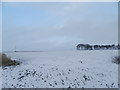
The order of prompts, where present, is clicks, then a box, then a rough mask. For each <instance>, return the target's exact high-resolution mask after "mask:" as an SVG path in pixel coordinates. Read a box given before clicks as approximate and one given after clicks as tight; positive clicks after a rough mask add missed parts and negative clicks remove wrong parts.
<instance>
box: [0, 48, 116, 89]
mask: <svg viewBox="0 0 120 90" xmlns="http://www.w3.org/2000/svg"><path fill="white" fill-rule="evenodd" d="M7 55H8V56H10V57H11V58H13V59H17V60H18V61H20V62H21V65H19V66H10V67H4V68H2V80H3V81H2V87H3V88H15V87H16V88H68V87H71V88H82V87H84V88H108V87H109V88H117V87H118V65H117V64H115V63H112V58H113V57H114V56H117V55H118V51H117V50H93V51H56V52H16V53H7ZM0 68H1V67H0ZM0 78H1V77H0Z"/></svg>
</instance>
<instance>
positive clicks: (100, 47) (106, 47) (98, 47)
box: [76, 44, 120, 50]
mask: <svg viewBox="0 0 120 90" xmlns="http://www.w3.org/2000/svg"><path fill="white" fill-rule="evenodd" d="M76 49H77V50H120V45H119V44H118V45H115V44H112V45H90V44H78V45H77V46H76Z"/></svg>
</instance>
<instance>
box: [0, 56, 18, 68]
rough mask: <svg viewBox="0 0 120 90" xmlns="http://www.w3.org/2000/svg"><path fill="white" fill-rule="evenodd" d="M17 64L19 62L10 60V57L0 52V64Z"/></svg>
mask: <svg viewBox="0 0 120 90" xmlns="http://www.w3.org/2000/svg"><path fill="white" fill-rule="evenodd" d="M19 64H20V63H19V62H17V61H15V60H11V58H9V57H7V56H6V55H5V54H0V66H12V65H13V66H15V65H19Z"/></svg>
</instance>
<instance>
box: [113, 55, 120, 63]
mask: <svg viewBox="0 0 120 90" xmlns="http://www.w3.org/2000/svg"><path fill="white" fill-rule="evenodd" d="M112 62H113V63H116V64H120V56H115V57H114V58H113V60H112Z"/></svg>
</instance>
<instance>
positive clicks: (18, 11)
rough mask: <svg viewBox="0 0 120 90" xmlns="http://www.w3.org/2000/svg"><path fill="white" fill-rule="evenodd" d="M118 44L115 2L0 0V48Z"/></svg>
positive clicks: (24, 48)
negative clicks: (0, 27)
mask: <svg viewBox="0 0 120 90" xmlns="http://www.w3.org/2000/svg"><path fill="white" fill-rule="evenodd" d="M79 43H88V44H117V43H118V6H117V2H109V3H108V2H107V3H105V2H101V3H100V2H99V3H97V2H96V3H95V2H89V3H88V2H79V3H78V2H77V3H73V2H71V3H69V2H66V3H65V2H57V3H54V2H49V3H48V2H46V3H43V2H37V3H33V2H31V3H30V2H26V3H25V2H23V3H12V2H11V3H3V51H11V50H14V48H15V46H16V48H17V50H45V51H49V50H74V49H75V47H76V45H77V44H79Z"/></svg>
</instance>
